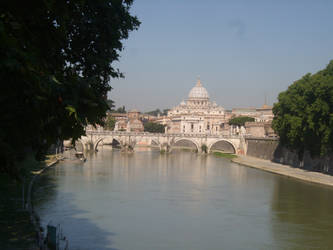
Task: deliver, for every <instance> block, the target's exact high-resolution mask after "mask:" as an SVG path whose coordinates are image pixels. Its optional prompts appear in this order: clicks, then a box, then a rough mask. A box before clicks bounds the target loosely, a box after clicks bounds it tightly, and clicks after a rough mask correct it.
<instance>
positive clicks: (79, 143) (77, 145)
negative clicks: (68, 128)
mask: <svg viewBox="0 0 333 250" xmlns="http://www.w3.org/2000/svg"><path fill="white" fill-rule="evenodd" d="M74 148H75V151H76V152H84V150H85V146H84V144H83V142H82V141H81V140H78V141H75V145H74Z"/></svg>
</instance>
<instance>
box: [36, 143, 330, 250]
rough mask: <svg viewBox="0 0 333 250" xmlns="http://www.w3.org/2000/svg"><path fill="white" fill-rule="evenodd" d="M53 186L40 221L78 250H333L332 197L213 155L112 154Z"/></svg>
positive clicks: (64, 167) (62, 170)
mask: <svg viewBox="0 0 333 250" xmlns="http://www.w3.org/2000/svg"><path fill="white" fill-rule="evenodd" d="M47 178H50V180H51V181H50V180H48V181H45V183H44V184H41V186H43V185H44V186H45V189H42V191H41V192H39V193H38V196H39V197H42V198H41V200H42V202H39V203H37V204H38V205H37V206H38V209H39V210H40V214H41V217H42V221H43V223H47V222H48V221H49V220H50V219H52V220H56V221H58V222H59V223H61V224H62V225H63V228H64V231H65V234H66V235H67V236H68V238H69V239H70V243H71V249H113V248H116V249H135V250H138V249H139V250H140V249H294V248H296V249H304V246H309V247H310V248H311V247H315V246H317V247H320V248H325V247H331V248H332V247H333V242H332V240H331V239H330V237H329V236H330V233H332V232H333V230H332V226H331V225H330V222H331V219H332V218H331V217H332V215H331V211H332V208H333V204H332V202H331V201H330V200H329V197H330V196H331V195H332V194H333V192H332V190H331V189H327V188H324V187H320V186H313V185H308V184H304V183H301V182H297V181H294V180H292V179H287V178H284V177H281V176H277V175H273V174H270V173H266V172H263V171H259V170H256V169H251V168H246V167H243V166H240V165H237V164H233V163H230V162H229V161H228V160H225V159H221V158H217V157H214V156H211V155H209V156H202V155H198V154H196V153H192V152H173V153H172V154H160V153H159V152H158V151H146V150H144V149H142V148H140V149H138V150H137V151H136V152H135V153H133V154H125V153H121V152H119V151H117V150H111V149H109V148H107V147H105V146H104V147H102V148H101V149H100V152H98V153H97V154H95V153H93V154H91V155H88V160H87V162H85V163H81V162H65V163H63V164H61V165H59V166H57V167H56V168H54V169H53V170H51V171H50V172H49V173H48V177H47ZM50 183H51V184H50ZM48 189H50V190H49V191H47V190H48ZM43 196H46V197H44V198H43ZM302 247H303V248H302ZM305 248H307V247H305Z"/></svg>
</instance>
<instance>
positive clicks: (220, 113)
mask: <svg viewBox="0 0 333 250" xmlns="http://www.w3.org/2000/svg"><path fill="white" fill-rule="evenodd" d="M166 133H169V134H177V133H184V134H228V133H229V125H228V123H227V120H226V117H225V110H224V108H223V107H220V106H218V105H217V104H216V103H215V102H211V101H210V100H209V95H208V92H207V90H206V89H205V88H204V87H203V86H202V84H201V82H200V80H198V81H197V83H196V85H195V86H194V87H193V88H192V89H191V91H190V93H189V95H188V99H187V100H186V101H182V102H181V103H180V105H178V106H176V107H174V108H173V109H171V110H170V111H169V112H168V116H167V126H166Z"/></svg>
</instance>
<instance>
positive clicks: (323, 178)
mask: <svg viewBox="0 0 333 250" xmlns="http://www.w3.org/2000/svg"><path fill="white" fill-rule="evenodd" d="M231 161H232V162H235V163H238V164H241V165H245V166H248V167H252V168H257V169H261V170H264V171H268V172H271V173H274V174H280V175H284V176H287V177H292V178H296V179H299V180H303V181H307V182H312V183H316V184H322V185H328V186H332V187H333V176H331V175H326V174H323V173H319V172H313V171H307V170H304V169H300V168H294V167H291V166H289V165H284V164H280V163H275V162H272V161H269V160H263V159H259V158H255V157H250V156H238V157H237V158H233V159H231Z"/></svg>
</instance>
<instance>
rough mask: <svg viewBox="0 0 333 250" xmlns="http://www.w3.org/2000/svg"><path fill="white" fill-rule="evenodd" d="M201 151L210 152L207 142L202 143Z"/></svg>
mask: <svg viewBox="0 0 333 250" xmlns="http://www.w3.org/2000/svg"><path fill="white" fill-rule="evenodd" d="M201 151H202V152H203V153H205V154H207V153H208V147H207V145H206V144H202V145H201Z"/></svg>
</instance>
